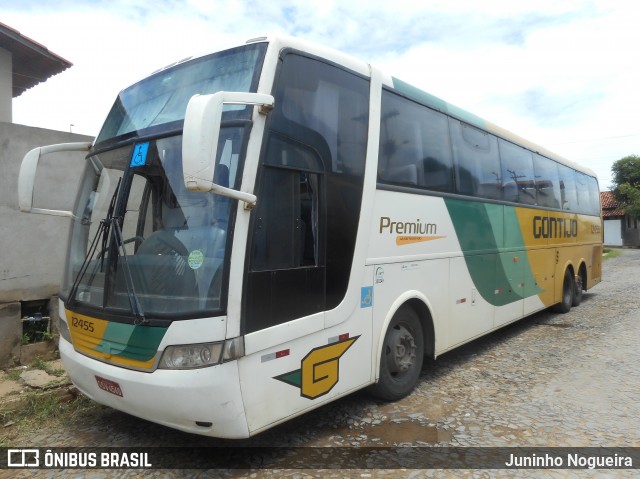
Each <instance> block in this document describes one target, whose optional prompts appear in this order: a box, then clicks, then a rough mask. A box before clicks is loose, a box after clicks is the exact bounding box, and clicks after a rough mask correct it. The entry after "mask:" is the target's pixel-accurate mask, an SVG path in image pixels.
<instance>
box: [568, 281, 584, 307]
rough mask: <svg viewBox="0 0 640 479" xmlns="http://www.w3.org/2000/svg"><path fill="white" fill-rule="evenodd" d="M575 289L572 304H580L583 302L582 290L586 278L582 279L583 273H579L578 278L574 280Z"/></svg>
mask: <svg viewBox="0 0 640 479" xmlns="http://www.w3.org/2000/svg"><path fill="white" fill-rule="evenodd" d="M574 284H575V291H574V293H573V302H572V303H571V305H572V306H578V305H579V304H580V303H581V302H582V291H583V288H584V280H583V279H582V273H578V276H576V279H575V281H574Z"/></svg>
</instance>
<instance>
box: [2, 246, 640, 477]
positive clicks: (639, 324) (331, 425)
mask: <svg viewBox="0 0 640 479" xmlns="http://www.w3.org/2000/svg"><path fill="white" fill-rule="evenodd" d="M604 278H605V280H604V281H603V282H602V283H601V284H599V285H598V286H596V287H595V288H594V289H593V290H592V291H590V292H588V293H585V295H584V299H583V302H582V304H581V305H580V306H579V307H578V308H573V309H572V310H571V311H570V312H569V313H567V314H564V315H556V314H553V313H550V312H543V313H539V314H536V315H534V316H531V317H529V318H526V319H524V320H522V321H519V322H518V323H515V324H513V325H510V326H508V327H506V328H503V329H502V330H500V331H498V332H496V333H494V334H491V335H489V336H487V337H485V338H482V339H480V340H477V341H474V342H473V343H471V344H468V345H465V346H463V347H461V348H459V349H457V350H455V351H452V352H450V353H447V354H446V355H443V356H442V357H440V358H438V360H436V361H428V362H427V364H425V366H424V368H423V371H422V374H421V378H420V381H419V384H418V387H417V388H416V390H415V391H414V392H413V393H412V394H411V395H409V396H408V397H407V398H405V399H403V400H401V401H398V402H395V403H384V402H381V401H378V400H375V399H372V398H370V397H369V396H368V395H367V394H366V393H365V392H361V393H356V394H353V395H351V396H349V397H347V398H344V399H342V400H339V401H337V402H334V403H332V404H330V405H328V406H325V407H323V408H321V409H319V410H316V411H314V412H311V413H309V414H306V415H305V416H302V417H300V418H297V419H294V420H292V421H290V422H288V423H286V424H284V425H282V426H279V427H277V428H274V429H272V430H269V431H267V432H265V433H263V434H261V435H259V436H257V437H255V438H252V439H249V440H245V441H235V442H234V441H226V440H217V439H212V438H206V437H200V436H194V435H189V434H184V433H181V432H178V431H174V430H171V429H167V428H164V427H162V426H159V425H155V424H152V423H148V422H145V421H142V420H139V419H136V418H133V417H131V416H128V415H126V414H123V413H120V412H118V411H114V410H111V409H108V408H100V409H98V412H97V414H95V415H94V417H92V418H91V419H90V420H83V421H81V422H77V423H76V424H73V426H72V427H67V428H63V427H57V428H54V427H51V428H43V429H39V430H37V431H33V432H32V433H29V434H28V435H26V436H17V437H11V443H12V444H15V445H20V446H22V447H78V446H93V447H100V446H122V447H133V448H135V447H138V448H140V447H146V446H175V445H181V446H193V447H210V448H212V447H220V446H223V447H227V446H229V445H234V446H238V445H240V446H243V447H244V446H252V447H253V446H287V447H290V446H323V447H326V446H334V447H335V449H327V451H330V452H331V454H332V456H331V457H329V458H325V459H324V460H325V461H339V460H341V459H340V457H337V456H336V455H339V454H341V453H343V454H345V455H346V456H347V457H349V458H353V457H354V456H353V454H352V453H353V451H354V450H355V448H367V447H373V446H375V447H378V446H389V447H397V446H400V447H406V446H418V447H422V448H423V449H422V450H426V449H429V450H432V451H435V450H436V449H442V448H443V447H456V446H458V447H470V446H482V447H513V446H519V447H529V446H544V447H605V446H606V447H640V401H638V391H639V390H640V349H639V348H638V347H637V345H638V343H640V295H639V294H638V291H640V250H624V251H623V254H622V256H621V257H619V258H612V259H609V260H607V261H606V262H605V263H604ZM424 448H426V449H424ZM365 450H366V449H365ZM403 450H405V451H406V450H408V449H403ZM297 460H299V461H302V462H304V460H305V457H304V451H303V452H302V453H301V455H299V456H298V459H297ZM634 466H635V467H639V466H640V465H639V464H636V463H635V462H634ZM185 467H188V465H186V464H185ZM7 472H12V474H7ZM16 473H17V474H16ZM638 474H640V473H639V472H638V470H635V471H630V470H596V471H577V470H567V469H554V470H519V471H514V470H510V471H507V470H464V471H463V470H419V469H402V470H398V469H395V470H392V469H345V470H336V469H325V470H315V469H299V468H297V469H286V470H285V469H267V470H209V471H204V470H192V471H185V470H150V471H142V472H141V471H131V470H129V471H126V470H93V471H78V470H75V471H71V470H66V471H65V470H48V471H44V470H40V471H27V470H21V471H6V470H5V471H0V477H5V475H6V477H47V478H58V477H68V476H69V475H81V476H82V477H90V478H103V477H104V478H107V477H138V476H142V475H144V476H145V477H183V476H190V477H198V476H201V477H249V478H252V477H294V478H306V477H354V478H355V477H358V478H359V477H373V478H376V477H541V476H544V477H575V476H576V475H580V476H585V477H634V476H636V477H637V476H638Z"/></svg>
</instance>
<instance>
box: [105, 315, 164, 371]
mask: <svg viewBox="0 0 640 479" xmlns="http://www.w3.org/2000/svg"><path fill="white" fill-rule="evenodd" d="M166 332H167V328H158V327H149V326H134V325H132V324H124V323H114V322H110V323H109V325H108V326H107V329H106V331H105V332H104V336H103V338H102V341H101V342H100V344H99V345H98V346H97V347H96V350H98V351H101V352H104V353H108V354H113V355H115V356H121V357H123V358H128V359H133V360H136V361H143V362H144V361H148V360H149V359H151V358H153V357H154V356H155V355H156V353H157V352H158V346H159V345H160V341H162V338H163V337H164V335H165V333H166Z"/></svg>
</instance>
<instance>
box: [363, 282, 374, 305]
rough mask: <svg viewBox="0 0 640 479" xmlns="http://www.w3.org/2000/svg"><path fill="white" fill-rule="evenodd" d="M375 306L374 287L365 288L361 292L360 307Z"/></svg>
mask: <svg viewBox="0 0 640 479" xmlns="http://www.w3.org/2000/svg"><path fill="white" fill-rule="evenodd" d="M371 306H373V286H365V287H364V288H362V289H361V290H360V307H361V308H370V307H371Z"/></svg>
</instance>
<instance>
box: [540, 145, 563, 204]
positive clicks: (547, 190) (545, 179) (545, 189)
mask: <svg viewBox="0 0 640 479" xmlns="http://www.w3.org/2000/svg"><path fill="white" fill-rule="evenodd" d="M533 168H534V170H535V175H536V192H537V195H538V205H539V206H545V207H547V208H560V180H559V178H558V164H557V163H556V162H555V161H553V160H550V159H549V158H545V157H544V156H540V155H538V154H534V155H533Z"/></svg>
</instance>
